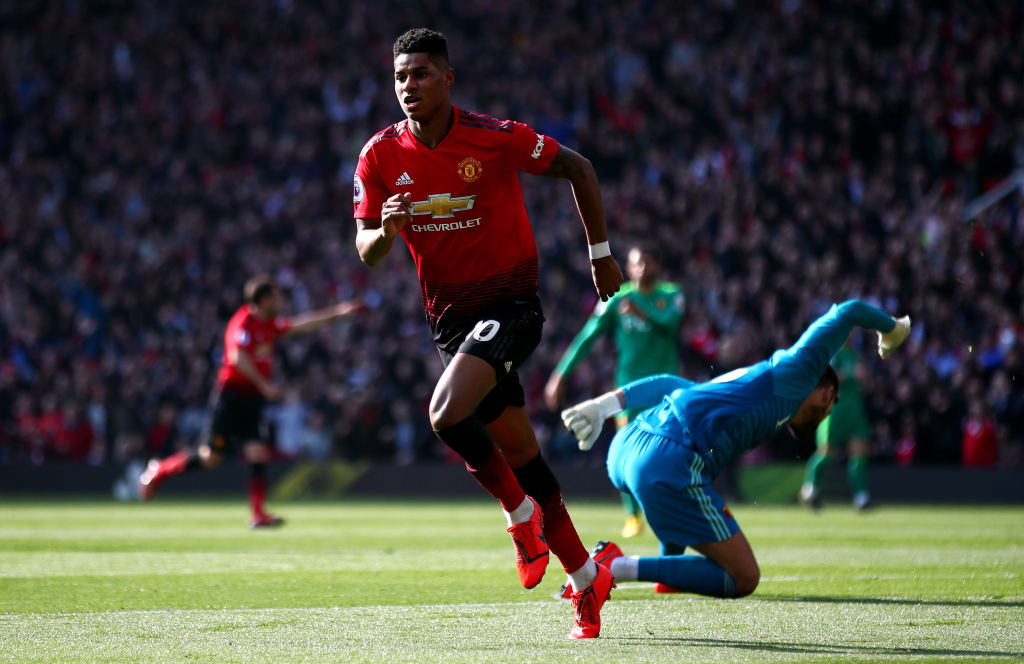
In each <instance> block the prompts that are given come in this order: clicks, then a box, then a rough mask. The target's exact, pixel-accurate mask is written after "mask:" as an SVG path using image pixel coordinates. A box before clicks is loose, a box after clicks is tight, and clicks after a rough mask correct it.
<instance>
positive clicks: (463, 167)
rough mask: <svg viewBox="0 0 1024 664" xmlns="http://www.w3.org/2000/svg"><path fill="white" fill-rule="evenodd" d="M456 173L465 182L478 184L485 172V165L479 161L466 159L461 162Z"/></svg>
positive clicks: (471, 158) (470, 158)
mask: <svg viewBox="0 0 1024 664" xmlns="http://www.w3.org/2000/svg"><path fill="white" fill-rule="evenodd" d="M456 172H457V173H458V174H459V177H460V178H462V179H463V180H464V181H465V182H476V181H477V180H478V179H479V178H480V176H481V175H482V174H483V172H484V165H483V164H481V163H480V160H479V159H476V158H474V157H466V158H465V159H463V160H462V161H460V162H459V166H458V169H457V170H456Z"/></svg>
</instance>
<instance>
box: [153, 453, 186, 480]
mask: <svg viewBox="0 0 1024 664" xmlns="http://www.w3.org/2000/svg"><path fill="white" fill-rule="evenodd" d="M192 454H193V453H192V452H190V451H182V452H176V453H174V454H172V455H171V456H169V457H167V458H166V459H164V460H163V461H161V462H160V469H159V470H158V471H157V472H158V473H159V474H160V475H162V476H164V477H173V476H174V475H181V474H182V473H184V472H185V471H186V470H188V460H189V457H191V456H192Z"/></svg>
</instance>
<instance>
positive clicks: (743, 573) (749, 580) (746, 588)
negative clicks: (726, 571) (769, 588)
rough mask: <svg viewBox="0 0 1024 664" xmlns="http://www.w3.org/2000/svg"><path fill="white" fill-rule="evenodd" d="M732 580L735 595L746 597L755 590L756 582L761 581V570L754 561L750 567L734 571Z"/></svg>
mask: <svg viewBox="0 0 1024 664" xmlns="http://www.w3.org/2000/svg"><path fill="white" fill-rule="evenodd" d="M733 581H735V582H736V597H746V596H747V595H749V594H751V593H752V592H754V591H755V590H757V584H758V583H760V582H761V570H760V569H758V567H757V563H754V565H753V566H752V567H748V568H744V569H742V570H740V571H738V572H736V573H734V574H733Z"/></svg>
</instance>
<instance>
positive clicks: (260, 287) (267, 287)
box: [242, 274, 277, 305]
mask: <svg viewBox="0 0 1024 664" xmlns="http://www.w3.org/2000/svg"><path fill="white" fill-rule="evenodd" d="M275 290H277V282H275V281H274V280H273V279H271V278H270V277H268V276H266V275H262V274H261V275H258V276H255V277H252V278H250V279H249V280H248V281H246V282H245V288H243V289H242V294H243V295H244V296H245V301H246V302H249V303H250V304H257V305H258V304H259V303H260V302H261V301H263V298H265V297H267V296H269V295H272V294H273V293H274V291H275Z"/></svg>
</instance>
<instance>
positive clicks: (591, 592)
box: [569, 565, 615, 639]
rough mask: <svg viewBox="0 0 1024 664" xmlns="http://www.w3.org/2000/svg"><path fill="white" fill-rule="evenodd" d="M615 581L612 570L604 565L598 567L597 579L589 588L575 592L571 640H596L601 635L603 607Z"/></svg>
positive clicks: (572, 598)
mask: <svg viewBox="0 0 1024 664" xmlns="http://www.w3.org/2000/svg"><path fill="white" fill-rule="evenodd" d="M614 587H615V580H614V578H613V577H612V573H611V570H609V569H608V568H607V567H605V566H604V565H598V566H597V578H596V579H594V582H593V583H591V584H590V585H589V586H587V587H586V588H584V589H583V590H580V591H579V592H574V593H573V594H572V597H571V598H570V601H572V613H573V616H572V618H573V627H572V631H571V632H569V638H570V639H596V638H597V637H598V636H600V634H601V607H602V606H604V603H605V601H606V600H607V599H608V596H609V595H611V592H612V588H614Z"/></svg>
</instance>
